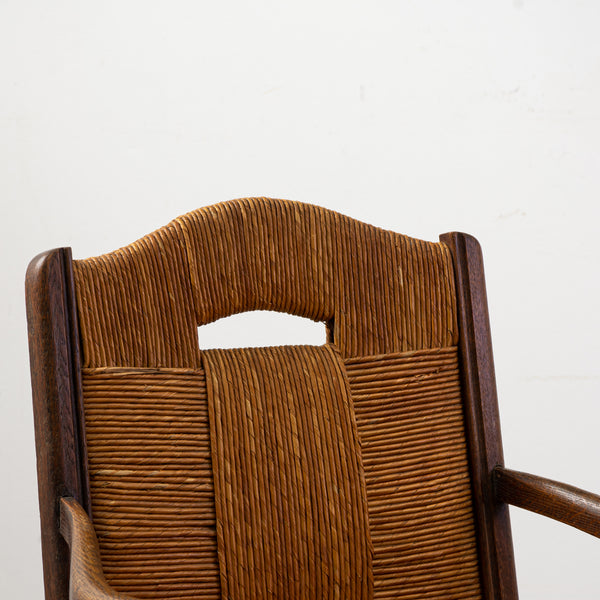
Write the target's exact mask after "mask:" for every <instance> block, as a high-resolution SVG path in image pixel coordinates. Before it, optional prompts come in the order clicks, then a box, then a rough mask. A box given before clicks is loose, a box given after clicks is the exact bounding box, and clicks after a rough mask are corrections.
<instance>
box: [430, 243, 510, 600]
mask: <svg viewBox="0 0 600 600" xmlns="http://www.w3.org/2000/svg"><path fill="white" fill-rule="evenodd" d="M440 241H441V242H443V243H445V244H447V245H448V246H449V248H450V251H451V253H452V256H453V259H454V271H455V278H456V294H457V301H458V325H459V331H460V342H459V351H460V364H461V383H462V389H463V398H464V406H465V422H466V433H467V443H468V448H469V460H470V471H471V481H472V485H473V504H474V510H475V518H476V526H477V543H478V550H479V560H480V569H481V583H482V588H483V595H484V598H486V599H490V600H516V599H517V598H518V592H517V582H516V574H515V564H514V554H513V545H512V535H511V530H510V519H509V514H508V505H507V504H505V503H503V502H499V501H497V500H496V498H495V495H494V489H493V476H492V473H493V469H494V467H496V466H498V465H499V466H503V465H504V457H503V453H502V440H501V436H500V418H499V413H498V398H497V393H496V379H495V373H494V362H493V356H492V340H491V334H490V323H489V315H488V308H487V296H486V290H485V278H484V272H483V256H482V253H481V247H480V245H479V242H478V241H477V240H476V239H475V238H474V237H472V236H470V235H467V234H464V233H458V232H452V233H445V234H443V235H441V236H440Z"/></svg>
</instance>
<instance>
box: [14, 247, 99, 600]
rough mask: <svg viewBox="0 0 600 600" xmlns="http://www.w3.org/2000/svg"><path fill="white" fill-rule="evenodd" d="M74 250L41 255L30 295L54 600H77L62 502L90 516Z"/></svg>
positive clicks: (49, 599) (48, 573) (46, 553)
mask: <svg viewBox="0 0 600 600" xmlns="http://www.w3.org/2000/svg"><path fill="white" fill-rule="evenodd" d="M71 266H72V261H71V249H70V248H58V249H55V250H50V251H48V252H45V253H43V254H39V255H38V256H36V257H35V258H34V259H33V260H32V261H31V263H30V264H29V267H28V269H27V275H26V280H25V292H26V302H27V327H28V333H29V349H30V365H31V386H32V394H33V404H34V425H35V439H36V450H37V452H36V454H37V471H38V490H39V501H40V520H41V534H42V561H43V566H44V587H45V592H46V600H66V599H67V598H68V595H69V579H68V575H69V553H68V547H67V544H66V542H65V541H64V540H63V538H62V536H61V535H60V531H59V519H60V512H59V510H60V509H59V500H60V497H61V496H72V497H74V498H76V499H77V500H78V501H79V502H80V503H81V504H82V505H83V506H84V507H85V508H86V509H87V510H88V513H89V492H88V489H89V488H88V483H87V468H86V465H87V461H86V460H85V439H84V432H83V430H82V428H81V423H82V415H81V410H82V404H81V402H82V400H81V379H80V365H79V341H78V331H77V317H76V310H75V297H74V290H73V279H72V268H71Z"/></svg>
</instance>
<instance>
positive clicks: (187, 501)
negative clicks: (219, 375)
mask: <svg viewBox="0 0 600 600" xmlns="http://www.w3.org/2000/svg"><path fill="white" fill-rule="evenodd" d="M83 396H84V408H85V427H86V436H87V452H88V463H89V473H90V488H91V497H92V516H93V522H94V528H95V530H96V533H97V536H98V541H99V545H100V554H101V557H102V566H103V568H104V572H105V575H106V578H107V580H108V582H109V583H110V584H111V585H112V586H113V587H114V588H115V589H117V590H118V591H121V592H125V593H128V594H131V595H132V596H134V597H136V598H140V599H142V600H143V599H148V600H150V599H155V598H156V599H161V600H162V599H173V600H193V599H194V600H217V599H218V598H220V597H221V595H220V584H219V567H218V561H217V543H216V525H215V505H214V486H213V478H212V460H211V453H210V433H209V425H208V405H207V396H206V384H205V377H204V371H203V370H202V369H194V370H191V369H130V368H104V369H102V368H99V369H84V370H83Z"/></svg>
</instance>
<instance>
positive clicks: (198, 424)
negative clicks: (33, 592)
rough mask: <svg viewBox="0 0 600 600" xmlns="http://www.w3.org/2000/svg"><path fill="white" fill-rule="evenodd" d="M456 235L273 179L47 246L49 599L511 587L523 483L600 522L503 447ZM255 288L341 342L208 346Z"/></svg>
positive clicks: (32, 296)
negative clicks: (232, 196) (397, 223)
mask: <svg viewBox="0 0 600 600" xmlns="http://www.w3.org/2000/svg"><path fill="white" fill-rule="evenodd" d="M440 239H441V242H440V243H429V242H423V241H420V240H415V239H411V238H409V237H406V236H403V235H399V234H396V233H392V232H389V231H384V230H382V229H378V228H375V227H372V226H369V225H366V224H363V223H360V222H358V221H355V220H352V219H350V218H347V217H344V216H342V215H339V214H337V213H334V212H331V211H328V210H325V209H322V208H319V207H314V206H310V205H305V204H300V203H296V202H289V201H281V200H270V199H264V198H261V199H246V200H237V201H232V202H226V203H223V204H218V205H215V206H210V207H207V208H204V209H200V210H197V211H194V212H192V213H189V214H187V215H184V216H183V217H180V218H178V219H176V220H174V221H173V222H172V223H170V224H169V225H167V226H166V227H163V228H162V229H159V230H158V231H156V232H154V233H152V234H150V235H147V236H146V237H144V238H142V239H140V240H138V241H137V242H135V243H133V244H131V245H129V246H126V247H124V248H122V249H120V250H117V251H115V252H112V253H110V254H106V255H103V256H99V257H96V258H90V259H86V260H77V261H73V260H72V259H71V250H70V249H69V248H60V249H57V250H51V251H49V252H47V253H45V254H42V255H40V256H38V257H36V258H35V259H34V260H33V261H32V262H31V264H30V266H29V269H28V272H27V284H26V288H27V314H28V324H29V336H30V337H29V339H30V349H31V373H32V382H33V401H34V409H35V427H36V443H37V457H38V478H39V491H40V512H41V522H42V549H43V561H44V576H45V589H46V599H47V600H66V598H67V597H70V598H71V599H72V600H92V599H93V600H100V599H101V600H109V599H125V598H139V599H154V598H156V599H159V598H160V599H161V600H162V599H173V600H187V599H190V600H191V599H192V598H193V599H195V600H200V599H208V598H232V599H236V600H237V599H241V598H251V599H261V598H277V599H290V600H300V599H307V598H310V599H313V598H314V599H320V598H341V599H344V600H351V599H353V598H356V599H358V598H365V599H366V598H381V599H386V598H402V599H405V600H409V599H414V600H423V599H426V598H439V599H444V600H447V599H449V598H461V599H466V598H488V599H502V600H508V599H511V600H512V599H515V598H517V590H516V583H515V571H514V560H513V551H512V541H511V533H510V524H509V516H508V506H507V505H508V504H515V505H517V506H521V507H524V508H527V509H529V510H533V511H536V512H539V513H542V514H545V515H547V516H550V517H552V518H555V519H558V520H561V521H564V522H565V523H569V524H571V525H573V526H575V527H578V528H580V529H582V530H584V531H587V532H589V533H591V534H593V535H595V536H600V497H598V496H596V495H593V494H589V493H586V492H583V491H581V490H578V489H576V488H572V487H569V486H566V485H563V484H559V483H556V482H553V481H549V480H545V479H542V478H539V477H534V476H532V475H527V474H524V473H518V472H515V471H510V470H508V469H505V468H504V466H503V458H502V446H501V440H500V428H499V422H498V410H497V400H496V390H495V383H494V368H493V363H492V347H491V340H490V332H489V324H488V315H487V306H486V295H485V286H484V277H483V266H482V257H481V251H480V248H479V245H478V243H477V241H476V240H475V239H474V238H472V237H470V236H468V235H465V234H461V233H448V234H445V235H443V236H441V238H440ZM249 310H275V311H282V312H287V313H291V314H295V315H299V316H303V317H307V318H310V319H313V320H315V321H320V322H323V323H325V324H326V327H327V332H328V341H327V343H326V344H325V345H323V346H282V347H266V348H244V349H235V350H208V351H201V350H200V349H199V346H198V339H197V335H198V333H197V328H198V326H199V325H203V324H206V323H209V322H212V321H214V320H216V319H219V318H222V317H225V316H227V315H231V314H234V313H238V312H242V311H249ZM65 540H66V542H65ZM67 543H68V545H69V546H70V551H69V548H68V547H67Z"/></svg>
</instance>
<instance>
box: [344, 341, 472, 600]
mask: <svg viewBox="0 0 600 600" xmlns="http://www.w3.org/2000/svg"><path fill="white" fill-rule="evenodd" d="M345 365H346V371H347V374H348V380H349V383H350V389H351V391H352V398H353V400H354V410H355V415H356V422H357V428H358V434H359V437H360V441H361V447H362V460H363V466H364V473H365V480H366V490H367V504H368V511H369V525H370V531H371V540H372V543H373V579H374V597H375V599H377V600H388V599H392V598H398V599H402V600H425V599H433V598H436V599H439V600H442V599H443V600H449V599H460V600H466V599H471V598H472V599H480V598H481V590H480V583H479V567H478V559H477V551H476V540H475V530H474V520H473V509H472V504H471V486H470V479H469V469H468V464H467V451H466V445H465V431H464V422H463V411H462V402H461V391H460V384H459V370H458V356H457V349H456V347H448V348H440V349H434V350H421V351H416V352H407V353H398V354H386V355H380V356H368V357H361V358H353V359H347V360H346V361H345Z"/></svg>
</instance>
